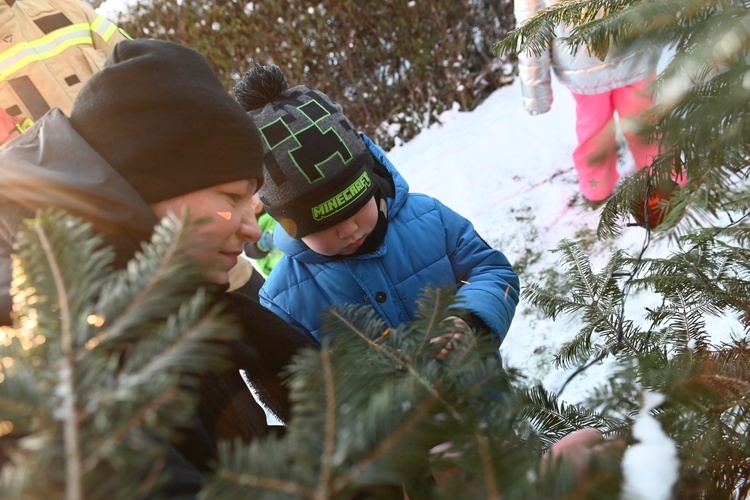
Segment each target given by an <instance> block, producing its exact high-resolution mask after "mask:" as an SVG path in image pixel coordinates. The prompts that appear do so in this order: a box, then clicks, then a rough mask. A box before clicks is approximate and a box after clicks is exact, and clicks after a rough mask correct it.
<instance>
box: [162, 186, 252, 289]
mask: <svg viewBox="0 0 750 500" xmlns="http://www.w3.org/2000/svg"><path fill="white" fill-rule="evenodd" d="M257 188H258V182H257V181H256V180H255V179H249V180H241V181H234V182H228V183H226V184H220V185H217V186H213V187H210V188H206V189H201V190H200V191H193V192H192V193H188V194H184V195H182V196H177V197H175V198H170V199H168V200H164V201H160V202H158V203H154V204H152V205H151V210H152V211H153V212H154V214H156V216H157V217H159V218H163V217H165V216H166V215H167V214H169V213H170V212H172V213H175V214H177V215H180V214H182V213H183V211H184V210H186V209H187V211H188V214H189V217H190V219H191V220H199V219H203V220H207V221H208V222H207V223H206V224H203V225H201V226H200V227H199V230H198V234H197V236H196V241H195V242H194V245H193V246H192V247H191V250H192V251H193V252H194V256H195V257H196V258H197V259H198V260H199V261H200V262H202V263H204V264H205V265H206V267H205V269H206V271H205V273H206V278H207V279H208V280H209V281H211V282H212V283H218V284H226V283H229V270H230V269H231V268H232V267H234V265H235V264H236V263H237V258H238V256H239V255H240V253H242V245H243V244H244V243H246V242H248V241H258V239H259V238H260V235H261V231H260V228H259V227H258V221H257V219H256V218H255V211H254V210H253V205H252V202H251V200H252V197H253V194H255V191H256V189H257Z"/></svg>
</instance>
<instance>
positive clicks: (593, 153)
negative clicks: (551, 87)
mask: <svg viewBox="0 0 750 500" xmlns="http://www.w3.org/2000/svg"><path fill="white" fill-rule="evenodd" d="M573 98H574V99H575V101H576V136H577V137H578V146H576V148H575V150H573V164H574V166H575V169H576V172H578V185H579V186H580V188H581V193H583V196H585V197H586V198H587V199H588V200H590V201H601V200H604V199H605V198H607V196H609V195H610V193H611V192H612V189H613V188H614V186H615V184H616V183H617V180H618V179H619V174H618V173H617V144H616V140H615V123H614V119H613V116H614V107H613V106H612V100H611V96H610V93H609V92H604V93H601V94H591V95H588V94H576V93H573Z"/></svg>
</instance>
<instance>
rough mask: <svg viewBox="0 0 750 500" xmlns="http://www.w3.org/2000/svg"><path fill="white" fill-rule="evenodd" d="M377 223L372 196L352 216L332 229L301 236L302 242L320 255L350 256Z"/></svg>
mask: <svg viewBox="0 0 750 500" xmlns="http://www.w3.org/2000/svg"><path fill="white" fill-rule="evenodd" d="M377 222H378V205H377V203H376V202H375V197H374V196H373V197H371V198H370V201H368V202H367V204H366V205H365V206H364V207H362V208H361V209H360V210H359V212H357V213H356V214H354V215H353V216H351V217H349V218H348V219H346V220H345V221H342V222H339V223H338V224H336V225H335V226H333V227H329V228H328V229H324V230H323V231H318V232H316V233H312V234H309V235H307V236H303V237H302V241H303V242H304V243H305V245H307V246H308V247H309V248H310V250H312V251H314V252H316V253H319V254H320V255H326V256H328V257H332V256H334V255H352V254H353V253H355V252H356V251H357V250H358V249H359V247H361V246H362V243H364V241H365V238H367V236H369V235H370V233H371V232H372V231H373V230H374V229H375V225H376V224H377Z"/></svg>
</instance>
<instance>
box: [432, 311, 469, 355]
mask: <svg viewBox="0 0 750 500" xmlns="http://www.w3.org/2000/svg"><path fill="white" fill-rule="evenodd" d="M443 323H451V326H452V327H453V331H452V332H450V333H446V334H444V335H440V336H439V337H435V338H434V339H431V340H430V344H442V345H443V348H442V349H440V351H439V352H438V353H437V354H436V355H435V359H439V360H440V361H444V360H445V358H446V357H447V356H448V353H449V352H450V351H452V350H453V349H454V348H455V347H456V344H455V341H456V340H458V339H461V338H463V336H464V335H471V334H472V332H471V327H470V326H469V324H468V323H466V321H464V320H462V319H461V318H459V317H458V316H449V317H447V318H445V320H443Z"/></svg>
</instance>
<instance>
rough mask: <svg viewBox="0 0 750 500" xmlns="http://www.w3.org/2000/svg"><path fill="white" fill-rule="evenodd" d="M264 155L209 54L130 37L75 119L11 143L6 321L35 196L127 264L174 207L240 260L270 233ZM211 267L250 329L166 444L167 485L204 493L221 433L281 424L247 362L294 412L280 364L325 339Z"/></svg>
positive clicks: (76, 108) (0, 317)
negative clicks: (245, 248) (232, 289)
mask: <svg viewBox="0 0 750 500" xmlns="http://www.w3.org/2000/svg"><path fill="white" fill-rule="evenodd" d="M262 155H263V147H262V145H261V142H260V137H259V132H258V129H257V127H256V126H255V125H254V124H253V122H252V120H251V119H250V118H249V117H248V116H247V115H246V113H245V112H244V111H243V110H242V108H241V107H240V105H239V104H237V102H236V101H235V100H234V99H232V97H231V96H230V95H229V93H228V92H227V91H226V90H225V89H224V88H223V86H222V85H221V83H220V81H219V79H218V78H217V76H216V74H215V73H214V72H213V70H212V69H211V67H210V65H209V64H208V62H207V61H206V59H205V58H204V57H203V56H202V55H201V54H200V53H198V52H196V51H195V50H193V49H190V48H187V47H183V46H180V45H178V44H175V43H172V42H166V41H158V40H132V41H124V42H121V43H120V44H118V45H117V46H116V47H115V49H114V51H113V52H112V53H111V54H110V57H109V59H108V60H107V62H106V64H105V66H104V68H103V69H102V70H100V72H99V73H97V74H95V75H94V76H93V77H92V78H90V79H89V80H88V81H87V82H86V84H85V85H84V87H83V88H82V89H81V91H80V93H79V94H78V96H77V98H76V100H75V102H74V104H73V109H72V112H71V116H70V118H68V117H67V116H65V115H64V114H63V113H62V112H61V111H60V110H59V109H52V110H50V111H49V112H48V113H47V114H45V115H44V116H42V117H41V118H40V119H39V120H37V122H36V123H35V124H34V126H33V127H31V128H30V129H29V130H27V131H26V132H25V133H24V134H23V135H21V136H20V137H19V138H17V139H15V140H14V141H13V142H11V143H10V144H8V145H7V146H6V147H5V148H4V149H3V150H2V151H0V325H7V324H11V321H12V320H13V314H12V310H11V303H10V294H9V290H10V280H11V275H10V254H11V251H12V248H13V244H14V242H15V239H16V233H17V230H18V227H19V225H20V224H21V223H22V222H23V220H24V219H27V218H29V217H32V216H33V215H34V213H35V212H36V210H37V209H39V208H43V207H56V208H59V209H63V210H65V211H66V212H68V213H70V214H72V215H76V216H78V217H80V218H82V219H84V220H86V221H89V222H90V223H91V224H92V225H93V227H94V230H95V231H97V232H98V233H99V234H101V235H102V237H103V239H104V242H105V243H106V244H107V245H109V246H111V247H113V248H114V249H115V251H116V254H117V257H116V261H115V266H118V267H121V266H124V265H125V263H126V262H128V261H129V259H130V258H132V257H133V255H134V254H135V252H136V251H137V250H138V249H139V248H140V246H141V244H142V243H143V242H144V241H147V240H148V239H149V238H150V236H151V233H152V231H153V228H154V225H155V224H156V223H157V221H158V218H159V217H161V216H162V215H163V213H164V211H166V210H170V211H174V212H176V213H178V214H179V212H180V211H181V209H187V210H188V211H189V213H190V214H191V215H193V216H195V217H198V216H208V217H209V218H210V219H211V220H210V222H209V223H208V225H209V226H210V227H212V228H214V229H216V231H213V232H207V233H199V234H198V236H197V237H199V238H204V239H205V240H206V241H210V242H211V243H216V241H215V240H214V239H212V238H213V237H214V236H213V233H218V234H219V235H220V236H222V238H221V239H220V241H219V240H217V241H219V244H218V245H217V246H216V247H215V251H216V255H215V256H214V257H218V259H219V260H220V263H222V264H223V265H224V266H229V265H230V264H232V262H233V261H236V259H237V256H238V255H239V254H240V252H241V250H242V244H243V243H244V242H247V241H252V240H253V239H254V238H257V237H259V235H260V231H259V229H258V226H257V221H256V220H255V215H254V211H253V209H252V205H251V203H250V199H251V197H252V195H253V194H254V193H255V191H256V190H257V188H258V187H259V186H260V184H261V183H262V175H263V173H262ZM201 229H202V227H201ZM213 277H214V275H213V274H212V275H206V284H205V288H206V289H207V290H209V291H212V292H213V293H212V294H211V296H212V297H214V298H215V300H216V307H221V308H222V311H225V312H226V314H227V318H234V320H235V321H237V322H238V323H239V324H240V326H241V329H242V337H241V339H238V340H235V341H232V342H222V344H224V343H226V344H228V345H226V346H225V347H226V348H227V349H226V352H228V353H229V354H228V358H229V359H227V363H226V367H225V370H222V371H214V372H210V373H208V374H207V375H203V376H201V384H200V389H199V390H200V392H199V394H198V407H197V409H196V414H195V421H194V426H193V427H192V428H191V429H189V430H186V431H185V433H184V434H183V436H182V438H183V439H180V440H179V441H178V440H175V441H173V442H171V443H169V444H168V449H169V452H168V455H167V456H168V458H167V464H165V466H164V468H163V469H162V471H163V475H164V478H166V479H168V480H167V482H166V483H165V486H164V487H165V488H166V489H164V490H161V491H159V492H156V493H154V494H155V495H156V496H158V497H163V498H173V497H176V496H180V497H181V498H182V497H183V496H189V497H192V496H196V495H197V494H198V493H199V491H200V489H201V486H202V484H203V483H204V478H205V475H206V474H210V472H211V470H212V466H213V465H215V459H216V455H217V443H218V442H220V441H226V442H230V443H231V442H245V443H247V442H249V441H252V440H253V439H255V438H258V437H262V436H264V435H266V434H267V433H269V432H274V431H273V430H271V429H270V428H269V427H268V425H267V422H266V414H265V411H264V410H263V408H262V407H261V406H260V405H259V404H258V403H257V402H256V401H255V399H254V398H253V395H252V394H251V392H250V391H249V390H248V388H247V385H246V383H245V381H244V380H243V378H242V376H241V374H240V370H243V371H244V373H245V376H246V377H248V378H249V380H251V381H252V382H253V385H255V386H256V387H257V388H258V389H259V390H258V392H259V394H260V397H261V398H262V400H263V402H264V404H265V405H266V407H268V408H269V409H270V411H271V412H273V413H274V414H275V415H276V416H277V417H278V418H279V419H280V420H282V422H285V421H286V420H287V418H288V417H289V413H290V403H289V400H288V394H287V388H286V387H285V386H284V385H283V384H282V383H281V378H280V373H281V372H282V370H283V369H284V368H285V367H286V365H287V363H288V361H289V360H290V359H291V357H292V356H293V355H295V354H296V353H297V351H298V350H299V349H301V348H316V347H317V344H316V343H315V342H313V341H312V340H311V339H309V338H307V337H306V336H304V335H303V334H301V333H300V332H298V331H297V330H296V329H293V328H291V327H290V326H289V325H287V324H286V323H285V322H283V321H282V320H280V319H279V318H278V317H277V316H275V315H274V314H272V313H270V312H269V311H267V310H266V309H264V308H263V307H262V306H260V305H259V304H258V302H257V301H255V300H252V299H251V298H249V297H247V296H245V295H239V294H234V293H225V289H226V285H225V284H217V283H219V282H218V281H216V280H214V279H213ZM142 334H143V336H144V337H147V336H148V335H149V332H148V331H144V332H142ZM217 343H218V341H217ZM186 369H189V367H186ZM135 411H137V409H136V410H135ZM275 432H278V431H275ZM0 441H3V442H0V450H6V449H12V446H13V443H12V441H13V436H12V435H8V436H3V437H0ZM6 444H7V445H8V446H7V447H6ZM1 463H2V453H1V452H0V464H1Z"/></svg>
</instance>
